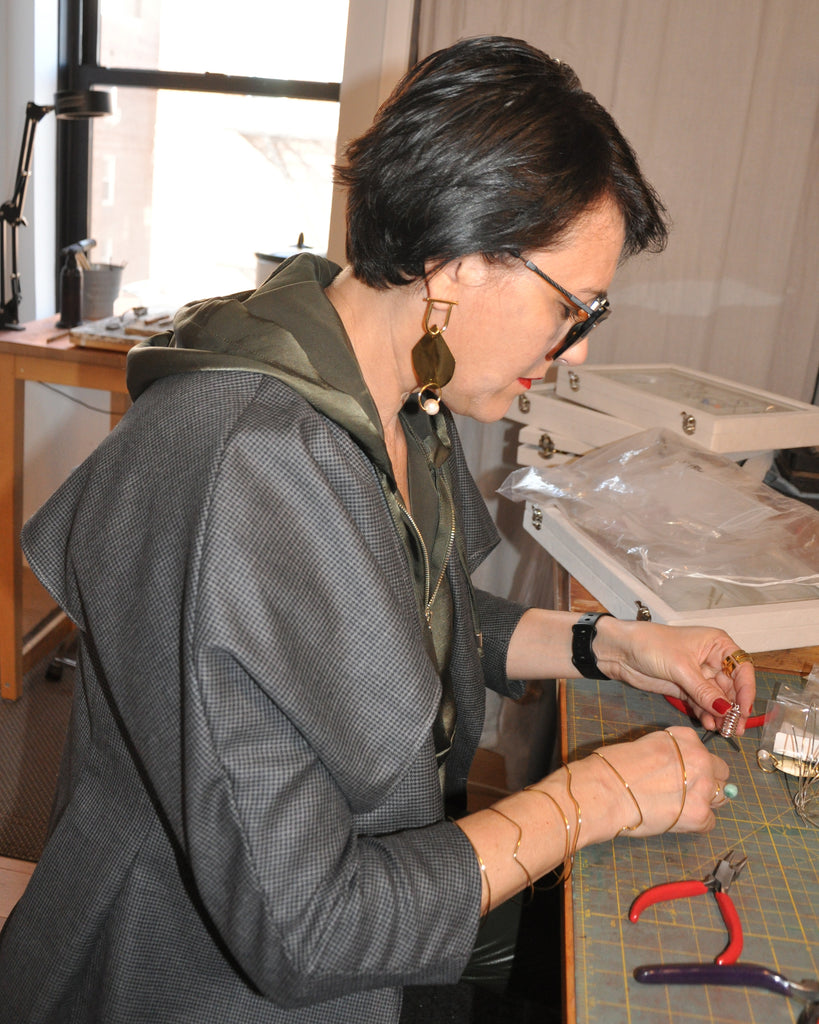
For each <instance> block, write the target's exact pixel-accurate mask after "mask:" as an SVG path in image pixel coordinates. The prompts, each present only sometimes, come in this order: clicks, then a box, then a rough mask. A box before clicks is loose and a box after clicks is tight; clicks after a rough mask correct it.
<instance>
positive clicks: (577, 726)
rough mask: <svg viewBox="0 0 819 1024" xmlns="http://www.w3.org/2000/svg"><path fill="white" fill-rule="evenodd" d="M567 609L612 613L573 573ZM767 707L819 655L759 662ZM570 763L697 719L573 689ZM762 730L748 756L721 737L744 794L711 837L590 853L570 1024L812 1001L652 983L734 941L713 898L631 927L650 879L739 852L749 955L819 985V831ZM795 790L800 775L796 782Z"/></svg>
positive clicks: (579, 889)
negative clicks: (642, 972)
mask: <svg viewBox="0 0 819 1024" xmlns="http://www.w3.org/2000/svg"><path fill="white" fill-rule="evenodd" d="M561 572H562V577H561V580H560V584H559V586H560V587H561V588H562V589H560V590H559V591H558V595H557V597H558V601H559V602H560V603H562V604H563V606H564V607H565V606H566V602H571V604H572V605H573V606H574V607H576V608H577V609H578V610H583V611H586V610H593V609H594V608H595V607H596V608H597V609H599V605H595V602H594V600H593V598H591V597H590V595H588V593H586V592H584V591H582V589H580V588H577V587H576V586H572V585H571V583H570V581H569V580H568V577H567V575H566V574H565V572H564V571H562V570H561ZM755 660H756V662H757V669H758V672H759V678H760V693H761V699H760V700H758V701H757V710H758V711H764V708H765V700H766V698H767V694H766V692H765V691H766V690H767V689H769V688H770V686H771V684H772V682H773V677H772V676H771V675H770V673H772V672H776V673H783V672H788V673H792V674H797V675H801V674H803V673H804V672H806V671H807V670H808V669H810V667H811V666H812V665H814V664H819V647H812V648H805V649H802V650H799V651H783V652H772V653H770V654H763V655H755ZM560 714H561V726H562V730H563V735H562V743H563V756H564V758H566V759H569V758H572V757H578V756H581V757H582V756H584V755H585V754H587V753H588V752H589V751H590V750H592V749H594V748H595V747H597V746H600V745H601V744H603V743H611V742H615V741H616V740H618V739H622V738H624V737H631V738H634V737H636V736H638V735H640V734H641V733H643V732H646V731H650V730H651V729H654V728H664V727H666V726H668V725H674V724H681V725H685V724H687V722H686V720H685V719H684V718H683V716H682V715H680V714H679V713H677V712H676V711H675V710H674V709H673V708H671V706H670V705H669V704H668V703H667V701H665V700H664V699H663V698H662V697H660V696H658V695H656V694H642V693H639V692H638V691H635V690H631V689H630V688H629V687H627V686H621V685H620V684H618V683H608V682H597V681H594V680H572V681H570V682H568V683H567V682H565V681H561V687H560ZM757 735H758V730H753V732H752V733H749V734H748V735H747V736H744V737H743V738H742V739H741V740H740V741H739V746H740V750H739V752H736V751H734V750H732V749H731V748H730V747H729V746H728V744H726V743H724V742H723V741H721V740H715V741H714V742H715V743H717V744H718V746H717V747H716V748H715V750H716V752H718V753H719V755H720V757H723V758H724V759H725V760H726V761H727V762H728V764H729V767H730V769H731V777H732V781H734V782H736V783H737V785H738V786H739V791H740V792H739V796H738V797H737V798H736V799H735V800H733V801H731V802H730V803H729V804H728V806H726V807H725V808H724V809H723V810H721V811H720V812H719V813H718V814H717V826H716V828H715V829H714V831H713V832H711V833H709V834H708V835H703V836H700V835H697V836H694V835H677V834H668V835H663V836H656V837H653V838H651V839H647V840H644V839H629V838H627V837H621V838H619V839H617V840H615V841H612V842H610V843H602V844H600V845H598V846H594V847H589V848H588V849H586V850H582V851H581V852H580V853H579V854H578V856H577V858H576V859H575V868H574V872H573V874H572V878H571V881H570V883H569V884H568V885H566V886H565V889H564V953H565V972H564V979H565V999H564V1003H565V1016H566V1020H567V1022H568V1024H574V1022H577V1024H591V1022H593V1021H606V1022H607V1024H621V1022H629V1024H660V1022H662V1024H669V1022H670V1024H683V1022H685V1024H692V1022H693V1021H709V1022H717V1021H718V1022H720V1024H730V1022H743V1024H748V1022H751V1024H754V1022H764V1024H772V1022H778V1021H783V1022H784V1021H795V1020H796V1018H797V1016H798V1014H799V1011H800V1006H799V1004H798V1003H796V1002H794V1001H793V1000H788V999H785V998H783V997H782V996H777V995H773V994H771V993H769V992H764V991H762V990H758V989H743V988H727V987H723V986H713V985H712V986H707V987H706V986H703V987H696V986H679V985H678V986H672V987H668V988H666V987H663V986H652V985H640V984H639V983H637V982H636V981H635V980H634V978H633V977H632V971H633V969H634V968H635V967H637V966H639V965H641V964H648V963H658V962H673V961H676V962H684V961H703V960H704V961H709V960H713V958H714V957H715V956H716V955H717V953H719V952H720V951H721V949H722V948H723V946H724V944H725V942H726V941H727V935H726V930H725V926H724V924H723V923H722V918H721V917H720V915H719V911H718V909H717V905H716V901H715V900H714V899H713V898H712V897H710V896H698V897H694V898H692V899H686V900H678V901H675V902H673V903H666V904H659V905H657V906H655V907H652V908H649V909H648V910H646V911H645V912H644V913H643V915H642V916H641V918H640V920H639V921H638V922H637V923H636V924H632V923H631V922H630V921H629V920H628V909H629V906H630V905H631V902H632V900H633V898H634V897H635V896H636V895H637V894H638V893H639V892H641V891H643V890H644V889H647V888H648V887H649V886H651V885H656V884H658V883H662V882H670V881H676V880H679V879H682V878H695V879H696V878H700V879H701V878H703V877H704V876H705V875H706V874H707V873H708V872H709V871H710V870H711V869H712V868H713V867H714V866H715V865H716V863H717V861H718V860H719V858H720V857H721V856H723V855H724V854H725V853H727V852H728V851H729V850H731V849H734V850H736V851H737V853H742V854H744V855H745V856H747V857H748V864H747V866H746V868H745V870H744V872H743V874H742V876H741V877H740V878H739V880H738V881H737V883H736V884H735V886H734V887H732V889H731V895H732V897H733V900H734V903H735V905H736V907H737V911H738V913H739V917H740V920H741V922H742V925H743V931H744V936H745V946H744V950H743V953H742V955H741V958H740V959H741V960H743V961H745V962H747V963H760V964H763V965H764V966H766V967H769V968H775V969H777V970H779V971H781V973H782V974H784V975H785V976H786V977H788V978H790V979H792V980H795V981H799V980H801V979H802V978H814V979H819V829H817V828H816V827H814V826H811V825H808V824H806V823H805V822H803V821H802V819H800V818H799V817H798V815H797V814H796V812H795V810H794V809H793V806H792V803H791V796H790V792H789V789H788V777H786V776H784V775H782V774H781V773H780V772H774V773H773V774H770V775H766V774H764V773H762V772H761V771H760V770H759V768H758V767H757V764H756V750H757ZM790 786H791V792H792V791H793V780H790Z"/></svg>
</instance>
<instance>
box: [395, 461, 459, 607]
mask: <svg viewBox="0 0 819 1024" xmlns="http://www.w3.org/2000/svg"><path fill="white" fill-rule="evenodd" d="M440 479H441V484H442V485H443V487H444V490H445V491H446V497H447V501H448V503H449V514H450V524H449V540H448V542H447V547H446V551H445V552H444V559H443V562H442V563H441V572H440V574H439V575H438V579H437V581H436V583H435V587H434V589H433V588H432V572H431V569H430V558H429V551H428V550H427V546H426V544H425V542H424V538H423V536H422V535H421V530H420V528H419V527H418V524H417V523H416V522H415V520H414V519H413V518H412V513H411V512H410V511H409V509H408V508H407V507H406V505H405V504H404V502H403V501H402V500H401V498H400V497H399V495H398V493H397V492H396V493H395V500H396V503H397V505H398V507H399V508H400V509H401V513H402V515H403V516H404V518H405V519H406V521H407V522H408V523H409V524H410V526H411V527H412V531H413V533H414V534H415V536H416V538H417V540H418V543H419V544H420V545H421V552H422V554H423V556H424V618H425V619H426V620H427V625H428V626H430V625H431V621H432V606H433V604H434V603H435V598H436V597H437V596H438V591H439V590H440V589H441V584H442V583H443V582H444V577H445V576H446V568H447V566H448V565H449V559H450V556H451V555H452V548H453V547H454V545H455V503H454V502H453V500H452V494H451V493H450V490H449V486H448V484H447V482H446V478H445V477H444V475H443V474H441V477H440Z"/></svg>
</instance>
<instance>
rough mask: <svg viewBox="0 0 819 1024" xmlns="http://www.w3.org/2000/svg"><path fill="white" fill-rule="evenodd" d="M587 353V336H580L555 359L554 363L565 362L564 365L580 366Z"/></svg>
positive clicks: (584, 360)
mask: <svg viewBox="0 0 819 1024" xmlns="http://www.w3.org/2000/svg"><path fill="white" fill-rule="evenodd" d="M588 355H589V342H588V339H587V338H580V340H579V341H577V342H575V344H574V345H572V347H571V348H567V349H566V351H565V352H564V353H563V355H562V356H560V357H559V358H558V359H556V360H555V362H556V363H565V365H566V366H580V365H581V363H585V362H586V359H587V358H588Z"/></svg>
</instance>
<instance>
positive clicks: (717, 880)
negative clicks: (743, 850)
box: [628, 850, 748, 966]
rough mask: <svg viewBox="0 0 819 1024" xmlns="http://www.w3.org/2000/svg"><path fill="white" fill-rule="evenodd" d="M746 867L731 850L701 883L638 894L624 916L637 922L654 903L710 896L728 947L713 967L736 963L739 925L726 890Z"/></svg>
mask: <svg viewBox="0 0 819 1024" xmlns="http://www.w3.org/2000/svg"><path fill="white" fill-rule="evenodd" d="M747 863H748V858H747V857H734V851H733V850H731V851H730V852H729V853H726V854H725V856H724V857H722V858H721V859H720V860H719V861H718V863H717V866H716V867H715V868H714V870H713V871H712V872H711V874H710V875H708V876H707V877H706V878H705V879H703V880H702V881H699V880H696V879H686V880H684V881H681V882H665V883H663V884H661V885H655V886H652V888H650V889H646V891H645V892H642V893H640V895H639V896H638V897H637V898H636V899H635V900H634V902H633V903H632V904H631V909H630V910H629V912H628V917H629V921H635V922H636V921H637V920H639V917H640V914H642V912H643V911H644V910H645V909H646V907H650V906H652V905H653V904H654V903H664V902H665V901H667V900H678V899H683V898H685V897H687V896H700V895H702V894H703V893H707V892H712V893H713V894H714V899H715V900H716V901H717V906H718V907H719V912H720V914H721V915H722V920H723V921H724V922H725V927H726V928H727V929H728V945H727V946H726V947H725V949H723V951H722V952H721V953H719V954H718V955H717V956H716V957H715V958H714V963H715V964H718V965H720V966H723V965H725V964H733V963H736V961H737V960H738V959H739V954H740V953H741V952H742V941H743V940H742V925H741V924H740V921H739V914H738V913H737V911H736V907H735V906H734V901H733V900H732V899H731V897H730V896H729V895H728V889H729V887H730V885H731V883H732V882H733V881H734V879H735V878H736V877H737V875H739V873H740V871H742V869H743V868H744V867H745V865H746V864H747Z"/></svg>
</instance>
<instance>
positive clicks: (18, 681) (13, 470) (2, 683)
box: [0, 355, 25, 700]
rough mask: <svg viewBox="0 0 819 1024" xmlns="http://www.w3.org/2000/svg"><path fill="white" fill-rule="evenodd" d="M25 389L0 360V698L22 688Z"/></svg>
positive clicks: (10, 362) (9, 364) (7, 359)
mask: <svg viewBox="0 0 819 1024" xmlns="http://www.w3.org/2000/svg"><path fill="white" fill-rule="evenodd" d="M24 387H25V384H24V382H23V381H22V380H17V379H16V377H15V373H14V356H6V355H3V356H0V410H2V412H1V413H0V453H1V454H0V696H2V697H4V698H5V699H7V700H17V698H18V697H19V696H20V693H21V692H22V686H23V568H22V553H21V551H20V530H21V529H22V525H23V523H22V519H23V502H22V490H23V415H24V394H23V388H24Z"/></svg>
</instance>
